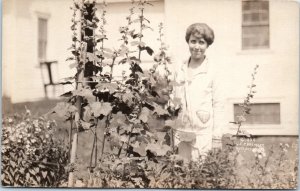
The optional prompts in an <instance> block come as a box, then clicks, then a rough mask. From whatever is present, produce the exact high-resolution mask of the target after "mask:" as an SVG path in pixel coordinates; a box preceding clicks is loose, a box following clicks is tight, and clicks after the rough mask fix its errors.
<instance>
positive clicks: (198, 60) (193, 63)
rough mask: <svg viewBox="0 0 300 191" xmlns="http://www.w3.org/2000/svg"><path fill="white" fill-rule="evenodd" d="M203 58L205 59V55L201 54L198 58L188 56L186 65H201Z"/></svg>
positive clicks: (191, 66) (195, 66)
mask: <svg viewBox="0 0 300 191" xmlns="http://www.w3.org/2000/svg"><path fill="white" fill-rule="evenodd" d="M204 60H205V56H202V57H201V58H199V59H192V58H190V60H189V65H188V67H190V68H197V67H199V66H201V64H202V63H203V61H204Z"/></svg>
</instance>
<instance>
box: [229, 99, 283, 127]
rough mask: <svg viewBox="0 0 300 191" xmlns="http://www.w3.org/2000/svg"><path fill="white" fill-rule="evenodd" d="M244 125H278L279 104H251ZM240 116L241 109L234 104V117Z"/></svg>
mask: <svg viewBox="0 0 300 191" xmlns="http://www.w3.org/2000/svg"><path fill="white" fill-rule="evenodd" d="M250 108H251V111H250V114H248V115H247V116H246V119H247V120H246V121H245V122H244V124H274V125H275V124H276V125H278V124H280V123H281V122H280V103H253V104H251V105H250ZM241 114H242V107H241V106H239V104H234V117H235V119H237V116H238V115H241Z"/></svg>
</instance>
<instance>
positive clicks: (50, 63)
mask: <svg viewBox="0 0 300 191" xmlns="http://www.w3.org/2000/svg"><path fill="white" fill-rule="evenodd" d="M57 63H58V62H57V61H42V62H40V68H41V73H42V80H43V84H44V92H45V97H46V98H48V91H47V87H48V86H53V94H55V91H56V89H55V87H56V86H59V85H61V84H59V83H58V82H54V81H53V71H52V66H53V64H57ZM44 67H46V71H47V73H48V77H49V80H48V82H47V81H46V79H45V77H44V74H43V70H44Z"/></svg>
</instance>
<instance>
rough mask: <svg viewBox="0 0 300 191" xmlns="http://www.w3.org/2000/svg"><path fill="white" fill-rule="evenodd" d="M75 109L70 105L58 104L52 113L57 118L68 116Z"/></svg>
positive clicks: (75, 109)
mask: <svg viewBox="0 0 300 191" xmlns="http://www.w3.org/2000/svg"><path fill="white" fill-rule="evenodd" d="M76 111H77V108H76V107H75V106H74V105H71V104H70V103H65V102H59V103H57V104H56V106H55V107H54V108H53V109H52V112H54V113H56V114H57V115H58V116H59V117H65V116H68V115H69V114H70V113H73V112H76Z"/></svg>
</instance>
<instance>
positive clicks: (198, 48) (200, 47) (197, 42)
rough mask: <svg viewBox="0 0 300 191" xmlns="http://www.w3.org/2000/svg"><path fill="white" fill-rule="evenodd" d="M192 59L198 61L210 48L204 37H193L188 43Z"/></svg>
mask: <svg viewBox="0 0 300 191" xmlns="http://www.w3.org/2000/svg"><path fill="white" fill-rule="evenodd" d="M188 45H189V49H190V53H191V59H194V60H198V59H202V58H203V57H204V54H205V51H206V49H207V48H208V44H207V42H206V41H205V40H204V38H202V37H196V36H195V35H193V34H192V35H191V36H190V39H189V41H188Z"/></svg>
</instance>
